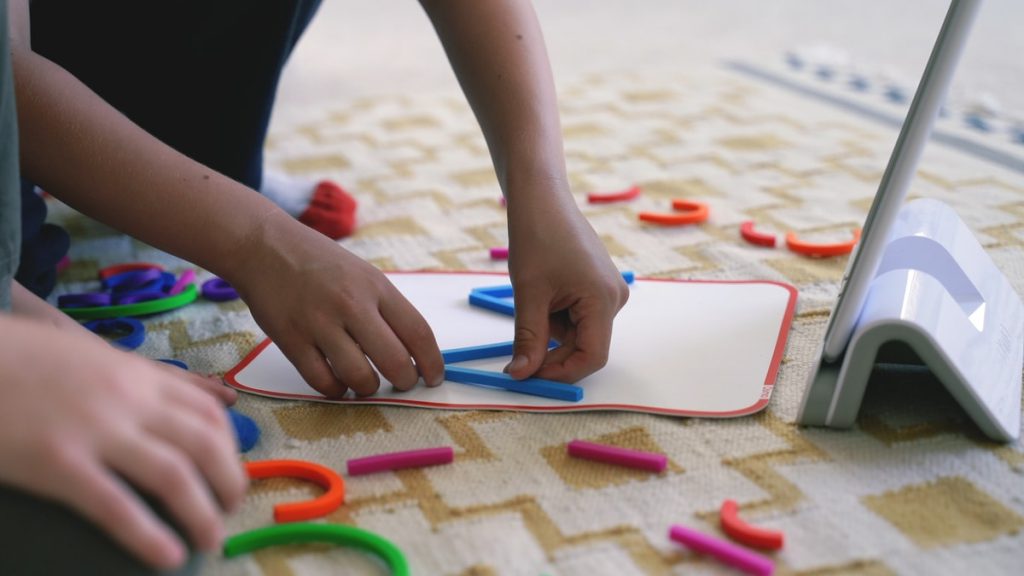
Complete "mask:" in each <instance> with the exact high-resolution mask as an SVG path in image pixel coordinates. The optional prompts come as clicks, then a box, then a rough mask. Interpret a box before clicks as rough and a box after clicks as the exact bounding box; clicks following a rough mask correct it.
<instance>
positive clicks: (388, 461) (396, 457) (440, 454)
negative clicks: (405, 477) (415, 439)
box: [348, 446, 455, 476]
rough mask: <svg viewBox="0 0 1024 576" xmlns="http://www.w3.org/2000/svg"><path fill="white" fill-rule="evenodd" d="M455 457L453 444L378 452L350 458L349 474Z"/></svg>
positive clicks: (411, 466) (408, 466) (426, 463)
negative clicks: (384, 452) (374, 454)
mask: <svg viewBox="0 0 1024 576" xmlns="http://www.w3.org/2000/svg"><path fill="white" fill-rule="evenodd" d="M454 459H455V451H454V450H452V448H451V446H441V447H439V448H424V449H422V450H409V451H407V452H390V453H388V454H377V455H376V456H366V457H365V458H353V459H352V460H349V461H348V475H349V476H360V475H362V474H372V473H374V472H381V471H384V470H398V469H400V468H422V467H423V466H436V465H437V464H448V463H450V462H451V461H452V460H454Z"/></svg>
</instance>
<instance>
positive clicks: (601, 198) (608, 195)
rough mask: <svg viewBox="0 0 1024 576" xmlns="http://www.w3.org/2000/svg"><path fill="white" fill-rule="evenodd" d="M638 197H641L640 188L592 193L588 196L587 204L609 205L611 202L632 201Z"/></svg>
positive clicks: (633, 187)
mask: <svg viewBox="0 0 1024 576" xmlns="http://www.w3.org/2000/svg"><path fill="white" fill-rule="evenodd" d="M638 196H640V187H639V186H632V187H630V188H627V189H626V190H623V191H621V192H591V193H590V194H587V202H590V203H591V204H607V203H609V202H622V201H624V200H632V199H634V198H636V197H638Z"/></svg>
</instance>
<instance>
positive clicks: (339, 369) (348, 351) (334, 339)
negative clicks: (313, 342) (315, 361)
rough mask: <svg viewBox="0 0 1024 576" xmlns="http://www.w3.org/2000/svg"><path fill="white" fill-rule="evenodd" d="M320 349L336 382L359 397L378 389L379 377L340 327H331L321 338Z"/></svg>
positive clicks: (353, 341) (360, 350)
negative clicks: (336, 379)
mask: <svg viewBox="0 0 1024 576" xmlns="http://www.w3.org/2000/svg"><path fill="white" fill-rule="evenodd" d="M319 341H320V349H321V350H323V353H324V355H325V356H327V360H328V361H329V362H330V363H331V368H333V369H334V374H335V375H337V377H338V381H339V382H341V384H342V385H343V386H347V387H348V388H351V389H352V390H353V391H354V392H355V393H356V394H357V395H359V396H369V395H371V394H373V393H374V392H376V391H377V389H378V388H380V376H378V375H377V371H376V370H374V369H373V366H370V361H369V360H367V359H366V354H365V353H363V350H362V349H361V348H360V347H359V344H357V343H356V341H355V340H353V339H352V336H350V335H349V333H348V332H346V331H345V329H344V328H342V327H341V326H336V325H335V326H332V327H331V329H330V330H329V333H328V334H327V335H325V336H321V337H320V339H319Z"/></svg>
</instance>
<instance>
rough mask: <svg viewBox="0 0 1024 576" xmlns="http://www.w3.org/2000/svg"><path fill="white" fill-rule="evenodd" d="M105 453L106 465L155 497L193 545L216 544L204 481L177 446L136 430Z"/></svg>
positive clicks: (213, 510) (219, 528)
mask: <svg viewBox="0 0 1024 576" xmlns="http://www.w3.org/2000/svg"><path fill="white" fill-rule="evenodd" d="M108 452H109V454H108V455H107V458H108V460H109V463H110V466H111V467H112V468H113V469H114V470H115V471H117V472H118V473H119V474H120V475H121V476H123V477H124V478H125V479H126V480H127V481H128V482H130V483H131V484H132V485H133V486H135V487H137V488H138V489H139V491H140V492H143V493H146V494H149V495H151V496H153V497H154V498H156V499H157V500H159V501H160V503H161V504H163V507H164V509H165V510H167V511H168V513H169V514H170V515H171V516H172V517H174V519H175V520H177V522H178V524H179V526H181V529H182V530H183V531H184V532H185V533H186V534H187V535H188V537H189V540H191V541H192V543H193V544H194V545H195V546H196V548H198V549H200V550H206V551H210V550H214V549H216V548H217V546H219V545H220V543H221V540H222V539H223V521H222V520H221V514H220V511H219V509H218V507H217V504H216V503H215V502H214V500H213V495H212V494H211V492H210V489H209V488H208V487H207V485H206V482H205V480H203V478H202V477H201V476H200V475H199V472H198V471H197V469H196V467H195V465H194V464H193V462H192V461H191V459H189V458H188V457H187V456H186V455H185V454H184V453H183V452H182V451H181V450H180V449H178V448H177V447H174V446H172V445H171V444H169V443H167V441H166V439H164V438H161V437H159V436H154V435H151V434H147V433H144V432H141V431H140V432H139V433H136V434H133V435H132V436H131V437H128V438H123V439H121V441H120V442H119V443H118V445H117V446H116V447H115V449H111V450H109V451H108Z"/></svg>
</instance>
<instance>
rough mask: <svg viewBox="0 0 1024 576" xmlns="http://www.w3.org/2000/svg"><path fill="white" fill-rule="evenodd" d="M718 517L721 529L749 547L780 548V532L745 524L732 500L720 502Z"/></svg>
mask: <svg viewBox="0 0 1024 576" xmlns="http://www.w3.org/2000/svg"><path fill="white" fill-rule="evenodd" d="M718 518H719V520H720V521H721V522H722V530H723V531H724V532H725V533H726V534H728V535H729V537H730V538H732V539H733V540H735V541H737V542H739V543H740V544H746V545H747V546H750V547H751V548H760V549H762V550H779V549H781V548H782V543H783V540H784V536H783V534H782V532H779V531H777V530H766V529H764V528H758V527H757V526H753V525H750V524H747V523H746V522H744V521H743V520H742V519H741V518H740V516H739V506H738V505H737V504H736V502H735V501H734V500H726V501H725V502H722V508H721V510H719V512H718Z"/></svg>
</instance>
